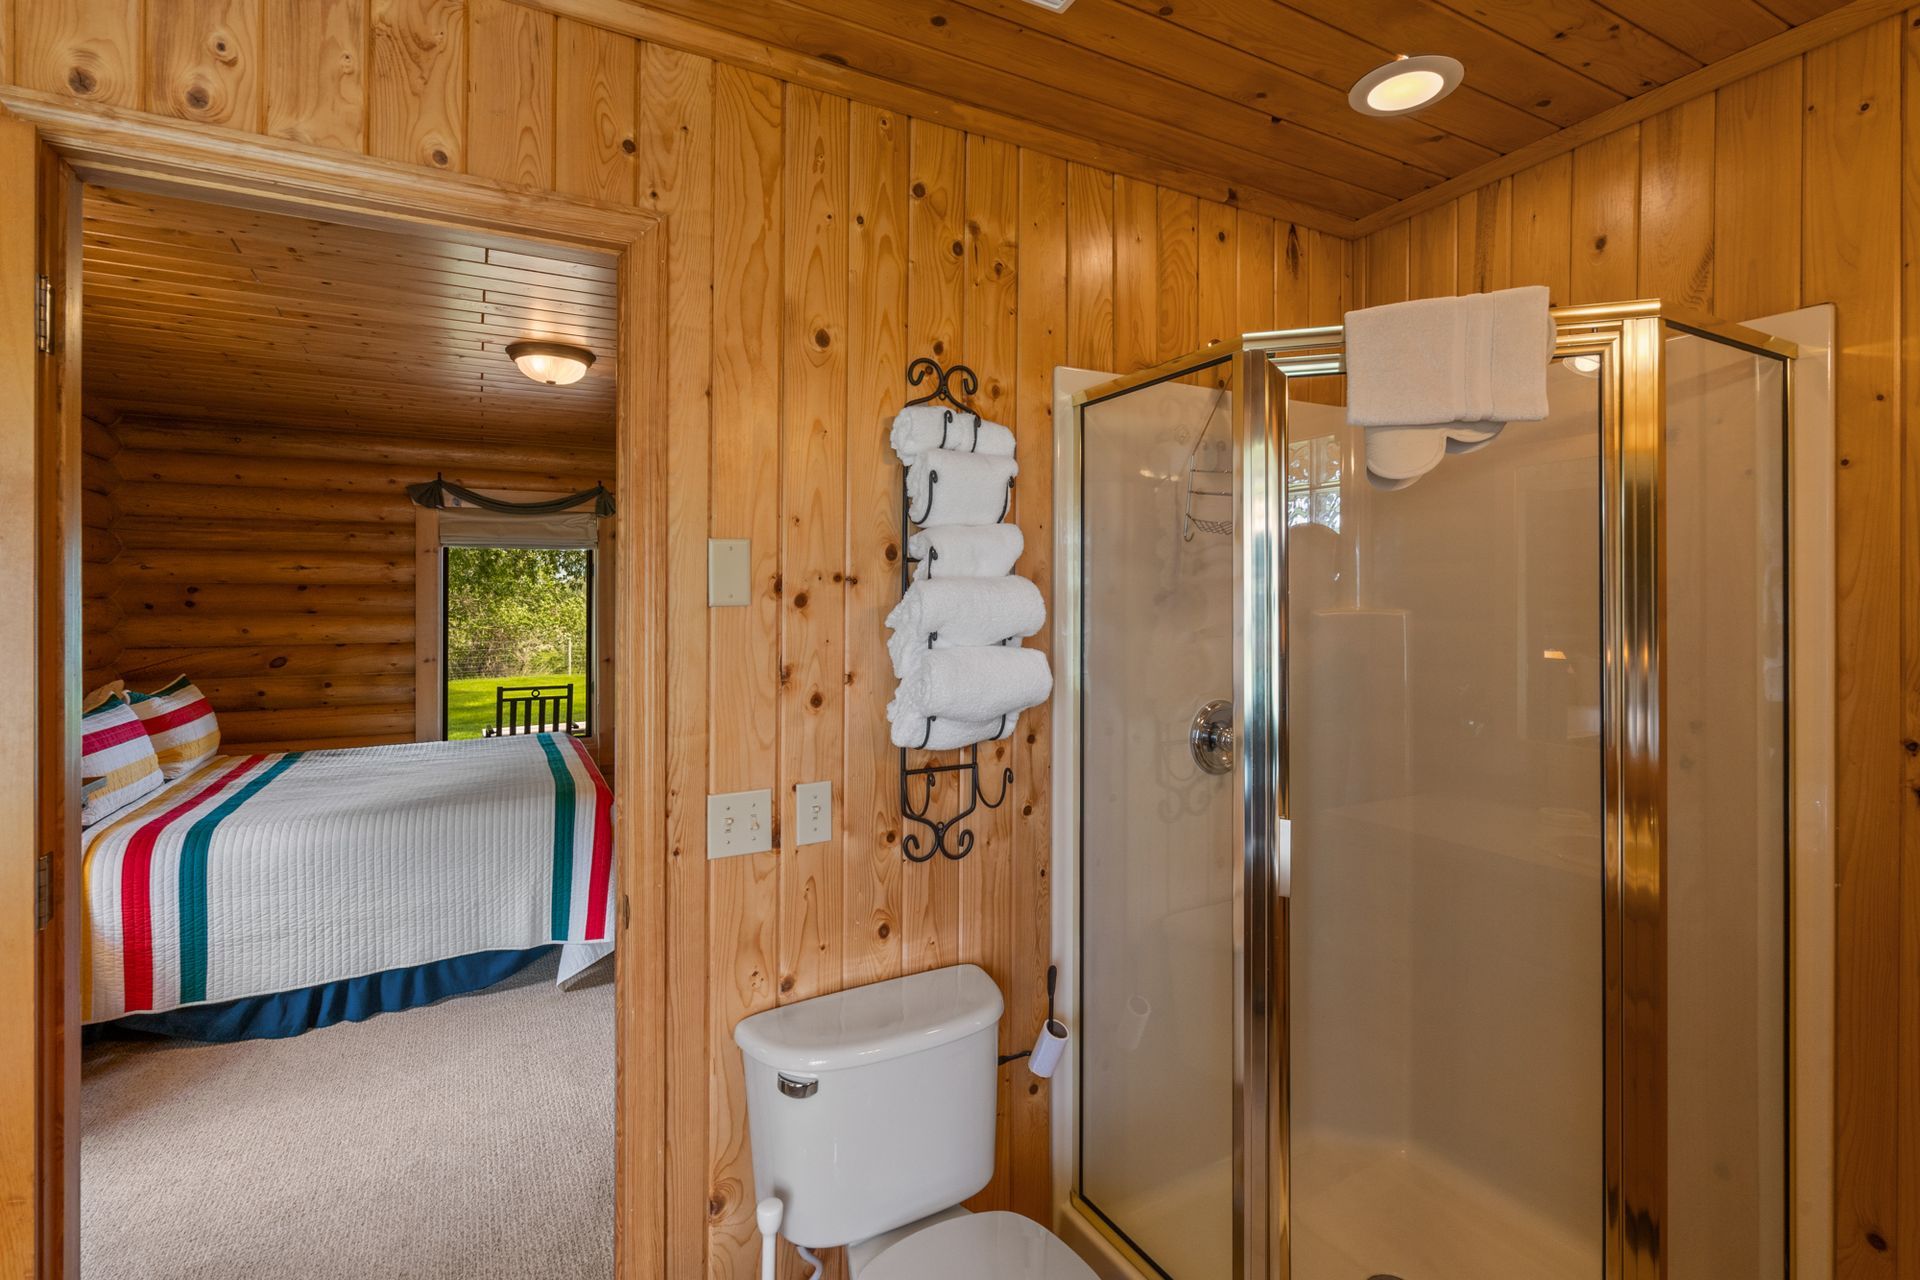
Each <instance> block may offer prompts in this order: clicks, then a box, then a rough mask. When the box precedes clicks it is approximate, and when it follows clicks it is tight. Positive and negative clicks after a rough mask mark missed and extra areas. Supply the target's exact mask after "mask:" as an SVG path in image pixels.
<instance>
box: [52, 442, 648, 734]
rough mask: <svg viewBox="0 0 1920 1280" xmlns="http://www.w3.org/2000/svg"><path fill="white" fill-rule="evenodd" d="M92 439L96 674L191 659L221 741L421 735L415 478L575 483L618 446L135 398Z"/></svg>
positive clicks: (486, 485) (136, 674) (128, 675)
mask: <svg viewBox="0 0 1920 1280" xmlns="http://www.w3.org/2000/svg"><path fill="white" fill-rule="evenodd" d="M88 442H89V444H88V454H87V458H86V466H85V468H84V473H83V484H84V487H85V489H86V491H87V495H88V501H89V507H88V511H87V542H88V547H89V553H88V561H89V563H88V572H87V578H86V582H85V588H86V593H87V601H86V641H87V645H86V647H87V665H88V683H89V684H90V685H91V684H97V683H99V682H100V681H102V680H105V679H108V678H111V677H113V676H119V677H121V678H123V679H125V680H126V681H127V682H128V683H129V684H130V685H132V686H133V687H135V688H142V687H149V688H150V687H153V686H155V685H158V684H161V683H164V682H165V681H167V680H170V679H172V678H173V677H174V676H176V675H181V674H185V675H188V676H191V677H192V678H193V679H194V680H195V681H196V682H198V683H199V685H200V687H201V688H202V689H203V690H204V691H205V692H206V694H207V696H208V698H209V699H210V700H211V701H212V703H213V706H214V710H215V711H216V712H217V713H218V715H219V718H220V731H221V737H222V740H223V742H224V743H227V744H230V745H232V746H235V747H241V746H244V747H248V748H252V749H256V750H258V749H267V748H271V749H276V750H278V749H291V748H317V747H343V746H364V745H370V744H373V743H382V742H408V741H411V740H412V739H413V737H414V656H415V655H414V640H415V622H414V556H413V553H414V507H413V505H412V504H411V503H410V502H409V501H408V500H407V496H406V487H407V486H408V485H410V484H415V483H418V482H420V481H422V480H428V479H432V478H433V476H434V475H435V474H436V473H441V472H444V473H445V475H446V477H447V478H448V479H449V480H454V481H458V482H460V483H463V484H468V485H471V486H473V487H475V488H481V489H493V490H507V489H518V490H558V491H573V490H577V489H584V488H589V487H591V486H592V485H594V484H595V483H598V482H600V481H602V480H605V481H608V482H611V480H612V470H613V460H612V455H611V452H610V450H609V451H608V452H606V453H602V454H582V453H579V452H573V453H568V454H562V453H561V452H559V451H555V450H541V449H539V448H537V447H526V446H512V447H498V448H496V447H493V446H488V445H483V444H472V445H437V444H413V443H403V444H390V443H386V442H384V441H379V440H372V439H367V440H357V439H355V438H353V437H348V436H339V435H320V434H317V433H313V432H299V431H292V430H278V429H275V428H273V427H271V426H260V427H225V426H222V427H210V426H202V425H195V424H191V423H179V422H173V421H165V420H156V419H145V418H137V417H126V418H121V419H119V420H118V421H116V422H115V423H113V424H112V425H111V426H100V425H97V424H96V426H95V427H94V428H92V429H90V430H89V433H88Z"/></svg>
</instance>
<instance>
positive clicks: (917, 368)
mask: <svg viewBox="0 0 1920 1280" xmlns="http://www.w3.org/2000/svg"><path fill="white" fill-rule="evenodd" d="M929 378H931V379H933V390H932V391H930V392H928V393H927V394H926V395H924V396H920V397H918V398H917V399H913V400H909V401H907V404H908V405H916V404H935V403H940V402H945V404H946V405H947V406H948V408H947V410H946V425H947V426H951V425H952V424H953V422H954V420H955V418H956V417H957V416H959V415H961V414H971V415H972V417H973V420H974V422H975V424H976V430H975V432H974V436H975V439H976V440H977V439H978V436H979V431H978V429H977V425H978V423H979V421H980V415H979V414H978V413H977V412H975V411H974V410H973V409H972V408H970V407H968V406H967V405H966V404H965V403H963V402H962V401H961V399H960V398H959V396H956V395H954V394H953V382H954V379H956V378H958V379H959V385H960V392H961V395H965V396H971V395H974V394H975V393H976V392H978V391H979V390H980V379H979V376H978V375H976V374H975V373H974V371H973V370H971V369H969V368H967V366H966V365H963V364H956V365H953V366H951V367H950V368H942V367H941V365H940V362H939V361H937V360H934V359H931V358H929V357H927V356H920V357H918V358H917V359H915V360H914V361H912V362H911V363H910V364H908V365H907V385H908V386H912V387H917V386H920V385H921V384H922V383H924V382H926V381H927V380H928V379H929ZM940 444H941V447H942V448H945V447H946V435H945V432H944V430H943V432H942V434H941V440H940ZM972 448H973V446H972V445H969V446H968V449H969V450H971V449H972ZM939 483H940V473H939V472H938V471H929V473H928V475H927V510H926V512H923V513H922V514H928V513H931V512H932V510H933V488H934V486H935V485H937V484H939ZM1012 506H1013V482H1012V481H1011V480H1009V481H1008V482H1007V502H1006V505H1005V506H1003V507H1002V508H1001V509H1000V518H1001V519H1002V520H1005V519H1006V516H1007V511H1008V510H1009V509H1011V507H1012ZM915 523H916V521H915V520H914V519H913V498H912V495H911V494H909V493H908V491H907V479H906V472H905V469H904V468H903V469H902V471H901V476H900V594H902V595H905V594H906V593H907V589H908V588H909V587H911V586H912V585H913V565H914V563H915V562H914V560H913V558H912V557H911V556H909V555H908V554H907V539H908V537H909V536H910V535H911V533H912V526H913V525H914V524H915ZM938 558H939V556H938V553H937V552H934V553H932V554H931V555H930V556H929V564H928V566H927V572H928V573H929V574H931V573H932V572H933V564H932V561H934V560H937V559H938ZM936 637H937V633H936V636H929V637H927V647H928V648H932V647H933V641H934V639H935V638H936ZM932 720H933V717H928V730H927V732H928V734H929V736H931V734H932V732H933V730H932ZM1000 728H1001V732H1003V733H1004V732H1005V731H1006V717H1005V716H1002V717H1001V725H1000ZM992 740H993V741H996V742H997V741H999V735H998V734H996V735H995V736H994V738H993V739H992ZM963 750H964V751H965V752H966V759H965V760H963V761H962V762H961V763H959V764H928V765H921V766H918V767H914V766H911V765H909V764H908V763H907V751H908V748H906V747H902V748H900V816H901V817H902V818H903V819H904V820H906V821H907V822H917V823H919V824H920V825H921V826H923V827H925V828H927V830H928V831H930V832H931V833H932V838H931V843H929V844H927V847H926V851H925V852H924V853H923V852H921V851H920V848H921V844H922V841H921V838H920V835H919V833H917V832H909V833H907V834H904V835H902V836H901V839H900V851H901V852H902V853H904V854H905V855H906V858H907V861H908V862H931V861H933V859H934V856H935V855H936V854H937V855H939V856H940V857H943V858H948V859H950V860H952V861H955V862H957V861H959V860H960V859H961V858H964V857H966V856H967V855H968V854H969V853H972V852H973V845H974V837H973V831H972V830H971V829H969V828H961V830H960V831H959V832H957V833H956V834H955V835H954V838H953V843H952V847H948V843H947V833H948V832H949V831H950V830H952V828H953V827H954V825H955V824H957V823H959V822H960V821H961V820H963V819H965V818H967V817H969V816H971V815H972V814H973V813H974V811H975V810H977V809H978V808H979V807H980V806H982V805H985V806H986V807H987V808H989V809H998V808H999V807H1000V806H1001V805H1003V804H1005V803H1006V800H1007V793H1008V792H1009V791H1010V790H1012V788H1013V770H1012V769H1011V768H1005V769H1003V770H1002V771H1001V776H1000V794H999V796H998V797H997V798H995V799H991V800H990V799H988V798H987V795H986V792H985V791H984V790H983V789H982V788H981V786H980V744H979V743H977V742H976V743H974V744H973V745H972V746H970V747H965V748H963ZM947 773H952V774H958V775H959V776H960V788H961V793H962V794H963V795H964V796H965V798H966V803H965V806H964V807H963V808H962V809H961V810H960V812H958V813H956V814H954V815H953V816H952V817H950V818H934V817H930V816H928V815H929V814H930V813H931V811H932V809H933V796H934V790H935V784H937V783H938V782H939V780H940V775H942V774H947ZM915 778H919V779H920V780H921V783H922V791H921V797H920V803H919V804H918V805H915V804H914V803H913V800H912V783H913V779H915Z"/></svg>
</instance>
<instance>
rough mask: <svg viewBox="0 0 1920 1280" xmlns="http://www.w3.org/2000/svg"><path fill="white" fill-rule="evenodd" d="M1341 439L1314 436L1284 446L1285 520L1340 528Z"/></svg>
mask: <svg viewBox="0 0 1920 1280" xmlns="http://www.w3.org/2000/svg"><path fill="white" fill-rule="evenodd" d="M1340 472H1341V465H1340V440H1339V437H1338V436H1315V437H1314V438H1313V439H1311V440H1296V441H1294V442H1293V443H1291V444H1289V445H1288V446H1287V524H1288V525H1289V526H1292V525H1298V524H1317V525H1324V526H1326V527H1327V528H1329V529H1331V530H1333V531H1334V532H1335V533H1338V532H1340Z"/></svg>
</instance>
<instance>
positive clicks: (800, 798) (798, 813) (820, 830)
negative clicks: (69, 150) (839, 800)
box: [793, 782, 833, 845]
mask: <svg viewBox="0 0 1920 1280" xmlns="http://www.w3.org/2000/svg"><path fill="white" fill-rule="evenodd" d="M831 839H833V784H832V783H831V782H802V783H798V784H796V785H795V786H794V788H793V842H794V844H796V845H802V844H824V843H826V842H827V841H828V840H831Z"/></svg>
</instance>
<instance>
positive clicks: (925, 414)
mask: <svg viewBox="0 0 1920 1280" xmlns="http://www.w3.org/2000/svg"><path fill="white" fill-rule="evenodd" d="M889 443H891V444H892V445H893V452H894V454H895V456H897V457H898V458H899V459H900V465H901V466H903V467H910V466H912V465H913V464H914V462H915V461H916V460H917V459H918V458H919V457H920V455H921V454H923V453H930V452H932V451H933V450H935V449H954V450H958V451H959V452H961V453H984V454H988V455H990V456H995V457H1002V458H1011V457H1012V456H1013V432H1011V431H1009V430H1007V428H1005V427H1003V426H1001V425H1000V424H999V423H997V422H990V421H983V420H982V419H981V417H980V415H979V414H977V413H968V412H965V411H964V410H960V409H955V408H953V407H952V406H951V405H942V404H910V405H908V406H907V407H906V408H904V409H902V410H901V411H900V412H899V413H897V414H895V415H894V419H893V432H892V435H891V438H890V440H889Z"/></svg>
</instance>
